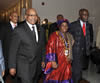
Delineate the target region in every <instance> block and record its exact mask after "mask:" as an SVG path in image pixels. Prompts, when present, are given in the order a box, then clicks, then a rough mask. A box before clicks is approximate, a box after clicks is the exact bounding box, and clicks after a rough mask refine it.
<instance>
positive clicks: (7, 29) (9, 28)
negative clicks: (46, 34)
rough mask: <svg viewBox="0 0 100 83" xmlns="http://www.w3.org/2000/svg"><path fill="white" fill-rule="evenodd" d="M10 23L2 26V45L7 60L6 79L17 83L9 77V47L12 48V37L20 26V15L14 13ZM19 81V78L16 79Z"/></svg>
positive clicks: (11, 15) (10, 17)
mask: <svg viewBox="0 0 100 83" xmlns="http://www.w3.org/2000/svg"><path fill="white" fill-rule="evenodd" d="M9 19H10V21H9V22H8V23H6V24H5V23H4V24H3V25H2V27H1V28H2V29H1V30H2V31H1V33H2V39H1V40H2V45H3V55H4V59H5V71H6V72H5V76H4V79H5V80H7V78H8V77H10V79H11V80H12V82H13V83H16V81H17V80H15V77H14V79H12V77H11V76H10V75H9V72H8V54H9V47H10V42H11V35H12V32H13V30H14V29H15V27H16V26H17V25H18V23H17V22H18V14H17V12H15V11H14V12H12V13H11V14H10V16H9ZM16 79H17V78H16Z"/></svg>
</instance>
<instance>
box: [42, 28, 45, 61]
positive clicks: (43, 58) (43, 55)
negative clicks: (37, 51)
mask: <svg viewBox="0 0 100 83" xmlns="http://www.w3.org/2000/svg"><path fill="white" fill-rule="evenodd" d="M45 47H46V46H45V33H44V29H42V61H43V62H44V61H45V54H46V49H45Z"/></svg>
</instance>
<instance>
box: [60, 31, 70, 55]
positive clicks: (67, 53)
mask: <svg viewBox="0 0 100 83" xmlns="http://www.w3.org/2000/svg"><path fill="white" fill-rule="evenodd" d="M60 34H61V36H62V38H63V40H64V43H65V46H66V49H65V56H68V55H69V50H68V49H67V42H66V40H65V37H64V35H63V34H62V32H60Z"/></svg>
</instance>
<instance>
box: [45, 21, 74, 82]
mask: <svg viewBox="0 0 100 83" xmlns="http://www.w3.org/2000/svg"><path fill="white" fill-rule="evenodd" d="M68 25H69V24H68V21H67V20H66V19H64V20H59V22H58V27H59V30H58V31H56V32H53V33H52V34H51V35H50V38H49V40H48V44H47V46H46V62H45V63H46V66H45V68H44V74H45V75H46V78H45V80H44V83H73V82H72V80H71V78H72V71H71V68H72V67H71V63H72V46H73V44H74V40H73V37H72V35H71V34H70V33H69V32H68V28H69V26H68Z"/></svg>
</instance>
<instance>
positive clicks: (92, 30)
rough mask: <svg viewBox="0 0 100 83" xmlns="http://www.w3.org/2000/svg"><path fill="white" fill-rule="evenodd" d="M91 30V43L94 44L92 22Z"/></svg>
mask: <svg viewBox="0 0 100 83" xmlns="http://www.w3.org/2000/svg"><path fill="white" fill-rule="evenodd" d="M89 30H90V43H91V45H92V44H93V26H92V24H90V28H89Z"/></svg>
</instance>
